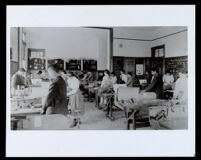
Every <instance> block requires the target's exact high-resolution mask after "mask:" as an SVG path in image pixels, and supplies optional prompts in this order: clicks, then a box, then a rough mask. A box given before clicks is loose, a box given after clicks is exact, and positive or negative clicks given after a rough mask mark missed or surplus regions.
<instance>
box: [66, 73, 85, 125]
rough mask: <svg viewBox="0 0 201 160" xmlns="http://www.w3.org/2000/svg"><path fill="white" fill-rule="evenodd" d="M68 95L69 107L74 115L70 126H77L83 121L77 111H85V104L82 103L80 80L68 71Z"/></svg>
mask: <svg viewBox="0 0 201 160" xmlns="http://www.w3.org/2000/svg"><path fill="white" fill-rule="evenodd" d="M67 77H68V78H67V83H68V90H67V97H69V103H68V109H69V110H70V112H71V114H72V116H73V123H72V124H71V125H70V128H72V127H75V126H77V124H78V123H81V121H80V118H79V117H78V115H77V113H76V111H77V110H80V111H83V110H82V109H83V106H82V104H80V103H81V94H80V90H79V86H80V81H79V80H78V79H77V78H76V77H75V75H74V73H73V72H68V73H67Z"/></svg>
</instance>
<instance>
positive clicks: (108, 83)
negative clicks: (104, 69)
mask: <svg viewBox="0 0 201 160" xmlns="http://www.w3.org/2000/svg"><path fill="white" fill-rule="evenodd" d="M107 87H112V81H111V79H110V77H109V76H104V77H103V80H102V82H101V88H107Z"/></svg>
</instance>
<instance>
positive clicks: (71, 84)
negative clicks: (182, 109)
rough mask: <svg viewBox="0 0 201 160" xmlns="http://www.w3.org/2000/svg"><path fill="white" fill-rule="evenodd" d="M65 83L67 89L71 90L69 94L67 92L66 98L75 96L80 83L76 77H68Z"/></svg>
mask: <svg viewBox="0 0 201 160" xmlns="http://www.w3.org/2000/svg"><path fill="white" fill-rule="evenodd" d="M67 83H68V87H67V88H70V89H71V90H70V91H69V92H67V96H70V95H73V94H75V93H76V92H77V91H78V89H79V87H80V81H79V80H78V79H77V78H76V77H68V79H67Z"/></svg>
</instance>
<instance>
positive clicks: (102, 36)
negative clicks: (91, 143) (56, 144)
mask: <svg viewBox="0 0 201 160" xmlns="http://www.w3.org/2000/svg"><path fill="white" fill-rule="evenodd" d="M187 35H188V28H187V27H186V26H142V27H141V26H136V27H135V26H132V27H129V26H128V27H126V26H124V27H121V26H119V27H110V26H108V27H100V26H92V27H91V26H89V27H88V26H87V27H11V28H10V55H9V56H10V74H9V76H10V106H9V107H10V109H9V110H10V127H11V128H10V129H11V130H186V129H188V81H187V80H188V47H187V46H188V45H187V43H188V39H187V38H188V36H187Z"/></svg>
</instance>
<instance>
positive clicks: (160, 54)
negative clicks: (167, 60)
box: [159, 48, 163, 57]
mask: <svg viewBox="0 0 201 160" xmlns="http://www.w3.org/2000/svg"><path fill="white" fill-rule="evenodd" d="M159 57H163V48H161V49H159Z"/></svg>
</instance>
